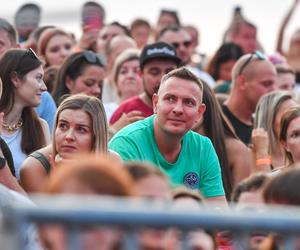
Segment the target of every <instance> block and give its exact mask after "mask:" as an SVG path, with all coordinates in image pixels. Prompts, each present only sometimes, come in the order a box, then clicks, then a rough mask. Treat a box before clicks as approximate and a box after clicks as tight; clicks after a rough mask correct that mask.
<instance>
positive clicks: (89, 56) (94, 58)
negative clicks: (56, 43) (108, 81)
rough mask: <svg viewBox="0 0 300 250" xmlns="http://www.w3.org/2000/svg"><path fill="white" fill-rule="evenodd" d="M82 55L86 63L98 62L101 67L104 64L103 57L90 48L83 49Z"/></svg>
mask: <svg viewBox="0 0 300 250" xmlns="http://www.w3.org/2000/svg"><path fill="white" fill-rule="evenodd" d="M82 55H83V57H84V59H85V60H86V61H87V62H88V63H93V64H99V65H100V66H101V67H105V65H106V62H105V59H104V58H103V57H102V56H100V55H97V54H96V53H94V52H92V51H90V50H85V51H84V52H82Z"/></svg>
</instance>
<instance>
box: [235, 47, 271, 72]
mask: <svg viewBox="0 0 300 250" xmlns="http://www.w3.org/2000/svg"><path fill="white" fill-rule="evenodd" d="M253 58H256V59H258V60H260V61H263V60H266V57H265V55H264V54H263V53H261V52H260V51H258V50H256V51H254V52H253V53H252V54H251V56H249V58H248V59H247V60H246V61H245V63H244V64H243V65H242V66H241V68H240V71H239V74H238V75H241V74H242V73H243V71H244V70H245V68H246V67H247V66H248V65H249V63H250V62H251V61H252V59H253Z"/></svg>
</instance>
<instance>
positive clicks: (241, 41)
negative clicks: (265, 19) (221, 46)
mask: <svg viewBox="0 0 300 250" xmlns="http://www.w3.org/2000/svg"><path fill="white" fill-rule="evenodd" d="M233 42H234V43H236V44H238V45H240V46H241V47H242V49H243V51H244V53H245V54H247V53H252V52H253V51H255V50H256V44H257V40H256V29H255V28H253V27H251V26H249V25H242V26H241V28H240V32H239V33H238V34H236V35H235V36H234V37H233Z"/></svg>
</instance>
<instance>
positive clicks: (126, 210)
mask: <svg viewBox="0 0 300 250" xmlns="http://www.w3.org/2000/svg"><path fill="white" fill-rule="evenodd" d="M34 202H35V204H37V206H15V205H12V206H11V207H8V208H6V209H4V210H3V220H2V228H4V229H5V230H6V231H7V232H9V233H7V234H6V235H5V239H6V241H7V242H9V243H10V244H11V245H9V246H8V245H7V246H6V247H5V249H24V242H22V240H23V239H22V234H23V233H24V228H25V227H26V226H28V224H30V223H37V224H44V223H63V224H64V225H66V227H67V229H68V233H69V238H68V239H69V241H68V242H69V249H72V250H76V249H79V248H78V246H79V244H78V239H79V237H78V234H79V231H80V226H82V225H84V226H86V225H91V226H93V225H107V226H112V227H115V226H117V227H118V228H122V229H123V230H124V231H125V232H126V237H125V240H124V247H123V249H129V250H134V249H139V248H138V244H137V241H136V239H137V235H136V232H137V231H138V230H139V229H140V228H142V227H152V228H169V227H175V228H178V229H180V230H181V231H183V232H189V231H191V230H195V229H199V228H203V229H208V230H228V231H230V232H232V233H233V236H234V242H235V244H234V247H235V249H247V247H246V246H245V244H241V243H243V242H245V240H246V238H247V235H248V234H249V233H250V232H253V231H257V230H259V231H261V230H262V231H267V232H276V233H280V234H281V235H282V236H283V246H284V249H296V247H295V243H296V236H297V234H300V209H296V208H288V209H287V208H284V209H283V208H274V207H272V208H269V207H259V208H257V209H255V210H253V211H233V210H232V209H230V208H228V209H226V208H225V209H224V208H223V209H220V208H217V209H216V207H215V206H212V207H206V206H205V207H201V208H199V210H192V211H191V210H190V209H189V208H181V209H175V208H173V206H172V203H168V202H167V203H166V202H158V201H153V200H144V201H141V200H128V199H115V198H108V197H96V198H95V197H92V198H91V197H71V198H70V197H69V198H68V199H66V197H46V198H40V197H39V198H38V199H37V198H34ZM5 230H4V231H5ZM9 237H11V238H10V239H9ZM2 242H3V241H2ZM1 245H2V243H1ZM182 246H183V247H182V248H181V249H188V244H187V242H186V237H185V239H184V240H183V242H182ZM1 249H2V248H1Z"/></svg>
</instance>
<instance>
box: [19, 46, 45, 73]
mask: <svg viewBox="0 0 300 250" xmlns="http://www.w3.org/2000/svg"><path fill="white" fill-rule="evenodd" d="M25 58H31V59H33V60H38V61H39V60H40V59H39V58H38V56H37V54H36V53H35V52H34V50H33V49H32V48H29V49H27V50H24V53H23V55H22V56H21V57H20V60H19V62H18V64H17V67H16V72H18V73H21V72H22V70H23V68H22V69H19V67H20V65H21V63H22V61H23V60H24V59H25Z"/></svg>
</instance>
